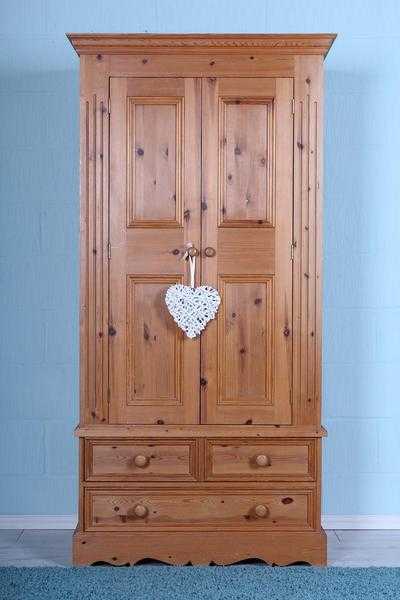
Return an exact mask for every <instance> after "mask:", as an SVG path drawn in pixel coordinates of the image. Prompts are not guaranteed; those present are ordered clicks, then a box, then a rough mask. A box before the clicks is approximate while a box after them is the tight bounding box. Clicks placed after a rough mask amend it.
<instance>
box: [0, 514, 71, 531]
mask: <svg viewBox="0 0 400 600" xmlns="http://www.w3.org/2000/svg"><path fill="white" fill-rule="evenodd" d="M77 522H78V519H77V516H76V515H9V516H7V515H0V529H75V527H76V524H77Z"/></svg>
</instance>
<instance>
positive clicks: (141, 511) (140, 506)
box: [133, 504, 149, 519]
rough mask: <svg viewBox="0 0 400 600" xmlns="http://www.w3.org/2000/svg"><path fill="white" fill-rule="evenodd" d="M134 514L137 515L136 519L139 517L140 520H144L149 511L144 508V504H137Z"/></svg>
mask: <svg viewBox="0 0 400 600" xmlns="http://www.w3.org/2000/svg"><path fill="white" fill-rule="evenodd" d="M133 512H134V513H135V516H136V517H139V519H144V518H145V517H147V515H148V512H149V509H148V508H147V507H146V506H143V504H136V506H135V508H134V509H133Z"/></svg>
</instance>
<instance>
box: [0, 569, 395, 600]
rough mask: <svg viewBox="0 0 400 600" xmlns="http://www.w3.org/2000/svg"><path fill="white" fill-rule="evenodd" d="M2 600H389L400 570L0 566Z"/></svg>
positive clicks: (0, 594)
mask: <svg viewBox="0 0 400 600" xmlns="http://www.w3.org/2000/svg"><path fill="white" fill-rule="evenodd" d="M0 598H1V600H44V599H46V600H50V599H51V600H74V599H75V598H76V599H78V598H79V600H88V599H90V600H103V599H104V600H128V599H129V600H131V599H132V600H153V599H154V600H175V599H177V598H179V599H182V600H233V599H234V600H245V599H246V600H247V599H249V600H339V599H340V600H350V599H351V600H391V599H392V598H398V599H400V568H399V569H393V568H369V569H342V568H334V567H332V568H327V569H316V568H311V567H286V568H277V567H266V566H262V565H260V566H248V565H246V566H233V567H166V566H137V567H119V568H118V567H117V568H116V567H89V568H87V567H81V568H66V569H63V568H59V567H57V568H47V567H46V568H21V569H19V568H15V567H4V568H0Z"/></svg>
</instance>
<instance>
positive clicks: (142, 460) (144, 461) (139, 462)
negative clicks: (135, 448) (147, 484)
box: [133, 454, 149, 469]
mask: <svg viewBox="0 0 400 600" xmlns="http://www.w3.org/2000/svg"><path fill="white" fill-rule="evenodd" d="M133 462H134V463H135V465H136V466H137V467H139V468H140V469H143V467H146V466H147V465H148V464H149V459H148V457H147V456H144V455H143V454H138V455H137V456H135V458H134V461H133Z"/></svg>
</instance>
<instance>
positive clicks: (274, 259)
mask: <svg viewBox="0 0 400 600" xmlns="http://www.w3.org/2000/svg"><path fill="white" fill-rule="evenodd" d="M202 85H203V92H202V98H203V113H202V116H203V121H202V135H203V157H202V169H203V170H202V178H203V179H202V181H203V202H202V208H203V213H202V246H203V248H204V247H207V246H210V247H212V248H214V249H215V250H216V253H215V255H214V256H209V257H207V256H206V257H205V258H204V260H203V265H202V282H203V283H204V284H209V285H213V286H216V287H218V288H219V290H220V293H221V296H222V305H221V308H220V310H219V313H218V317H217V319H216V321H213V322H211V323H210V324H209V325H208V326H207V328H206V330H205V331H204V332H203V334H202V342H201V360H202V367H201V376H202V381H203V386H202V422H204V423H226V424H229V423H231V424H241V423H248V424H252V423H253V424H256V423H259V424H261V423H265V424H268V423H271V424H275V423H276V424H280V423H281V424H289V423H290V422H291V369H292V364H291V355H292V335H291V329H292V262H291V243H292V219H293V198H292V185H293V181H292V169H293V151H292V144H293V116H292V110H291V107H292V97H293V84H292V80H291V79H270V78H269V79H259V78H258V79H251V78H240V79H235V78H229V79H224V78H220V79H218V78H208V79H204V80H203V83H202Z"/></svg>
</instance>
